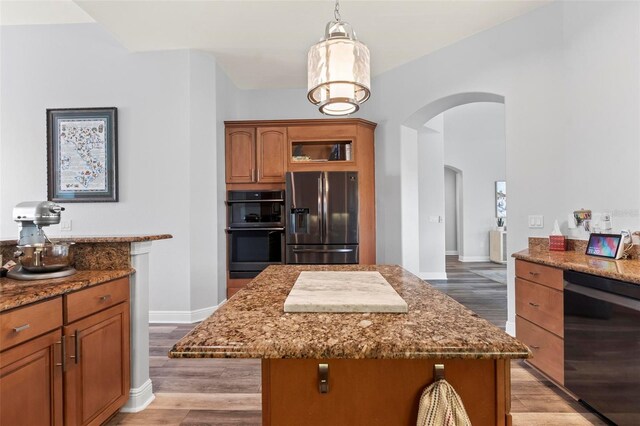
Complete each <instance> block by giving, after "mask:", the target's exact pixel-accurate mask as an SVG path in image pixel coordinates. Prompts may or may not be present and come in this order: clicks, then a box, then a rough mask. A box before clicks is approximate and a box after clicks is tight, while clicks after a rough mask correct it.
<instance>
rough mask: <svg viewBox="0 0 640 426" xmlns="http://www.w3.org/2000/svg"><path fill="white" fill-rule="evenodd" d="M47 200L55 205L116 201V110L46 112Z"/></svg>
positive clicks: (52, 110) (73, 109) (111, 108)
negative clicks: (56, 203)
mask: <svg viewBox="0 0 640 426" xmlns="http://www.w3.org/2000/svg"><path fill="white" fill-rule="evenodd" d="M47 196H48V199H49V201H55V202H58V203H83V202H84V203H88V202H117V201H118V110H117V108H116V107H105V108H58V109H47Z"/></svg>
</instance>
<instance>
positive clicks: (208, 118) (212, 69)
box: [152, 51, 226, 311]
mask: <svg viewBox="0 0 640 426" xmlns="http://www.w3.org/2000/svg"><path fill="white" fill-rule="evenodd" d="M216 71H217V70H216V61H215V58H214V57H213V56H210V55H207V54H203V53H200V52H193V51H190V52H189V72H190V79H189V101H190V104H189V132H190V134H189V140H190V154H191V155H190V159H189V160H190V161H189V166H188V168H187V171H188V173H189V186H188V188H189V193H190V194H189V195H190V203H189V209H188V211H185V212H184V214H188V215H189V228H190V229H189V245H190V246H189V261H190V271H189V273H190V275H191V277H190V278H191V279H190V287H191V288H190V290H191V295H190V296H191V303H190V309H189V310H190V311H197V310H200V309H205V308H210V307H211V306H214V305H217V304H218V288H219V287H223V288H225V287H226V282H225V281H224V280H222V281H220V280H219V278H218V271H219V270H220V269H222V270H224V267H223V268H220V264H219V263H218V262H216V261H215V259H218V258H219V257H220V253H219V250H220V247H219V246H218V244H216V243H215V241H217V239H218V237H219V235H222V236H224V232H222V230H221V228H219V227H218V222H219V219H220V218H219V215H220V211H219V210H218V202H217V197H216V196H215V194H216V191H217V184H218V182H219V179H220V176H218V174H217V171H218V170H219V166H218V165H217V164H216V155H217V152H216V151H217V147H216V142H217V141H216V137H217V134H216V129H217V123H216V113H217V111H216V107H217V106H216V102H215V99H216ZM223 140H224V139H223ZM222 167H223V170H224V165H223V166H222ZM222 182H224V177H222ZM223 217H224V212H223ZM223 253H224V250H223ZM222 266H224V263H222ZM218 283H221V284H220V285H218ZM152 309H153V308H152Z"/></svg>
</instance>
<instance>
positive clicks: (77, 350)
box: [69, 330, 80, 364]
mask: <svg viewBox="0 0 640 426" xmlns="http://www.w3.org/2000/svg"><path fill="white" fill-rule="evenodd" d="M71 337H73V346H74V352H75V355H70V356H69V358H73V359H74V361H75V362H76V364H77V363H79V362H80V339H78V330H76V331H75V333H74V334H72V335H71Z"/></svg>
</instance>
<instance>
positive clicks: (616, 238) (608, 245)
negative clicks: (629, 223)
mask: <svg viewBox="0 0 640 426" xmlns="http://www.w3.org/2000/svg"><path fill="white" fill-rule="evenodd" d="M621 243H622V235H620V234H591V236H590V237H589V243H588V244H587V253H586V254H588V255H590V256H600V257H607V258H609V259H615V258H616V253H617V252H618V247H620V244H621Z"/></svg>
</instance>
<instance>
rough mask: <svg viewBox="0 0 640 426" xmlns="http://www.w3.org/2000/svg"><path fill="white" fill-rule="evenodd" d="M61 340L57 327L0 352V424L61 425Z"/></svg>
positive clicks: (60, 313)
mask: <svg viewBox="0 0 640 426" xmlns="http://www.w3.org/2000/svg"><path fill="white" fill-rule="evenodd" d="M58 313H59V315H60V318H62V310H60V311H58ZM61 340H62V333H61V332H60V329H59V328H58V329H57V330H55V331H52V332H49V333H47V334H45V335H42V336H40V337H37V338H34V339H32V340H29V341H28V342H26V343H22V344H20V345H18V346H15V347H14V348H12V349H9V350H6V351H3V352H2V353H1V354H0V424H1V425H14V426H18V425H25V426H45V425H46V426H49V425H55V426H61V425H62V418H63V417H62V356H61V352H62V347H61Z"/></svg>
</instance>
